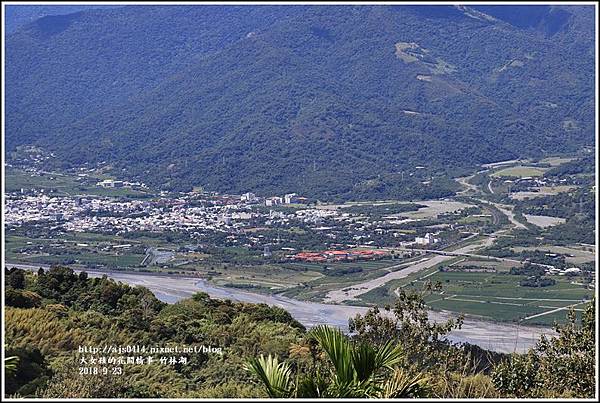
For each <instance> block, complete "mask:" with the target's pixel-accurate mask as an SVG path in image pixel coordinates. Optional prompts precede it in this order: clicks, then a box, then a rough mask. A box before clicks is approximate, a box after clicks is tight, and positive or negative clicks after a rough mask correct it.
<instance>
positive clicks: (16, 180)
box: [5, 168, 151, 197]
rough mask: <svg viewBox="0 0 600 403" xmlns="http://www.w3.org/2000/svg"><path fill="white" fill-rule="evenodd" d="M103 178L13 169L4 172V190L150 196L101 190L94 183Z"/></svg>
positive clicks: (119, 190) (57, 194)
mask: <svg viewBox="0 0 600 403" xmlns="http://www.w3.org/2000/svg"><path fill="white" fill-rule="evenodd" d="M101 179H104V178H103V177H100V176H98V177H91V176H88V177H85V178H80V177H78V176H76V175H65V174H59V173H44V174H40V175H34V176H32V174H30V173H28V172H25V171H21V170H18V169H14V168H8V169H6V171H5V189H6V192H7V193H10V192H19V191H21V189H25V190H28V189H36V190H43V191H44V193H48V194H53V195H56V196H74V195H81V194H85V195H90V196H112V197H150V196H151V194H150V193H147V192H143V191H139V190H134V189H129V188H107V189H105V188H101V187H98V186H96V182H98V181H99V180H101Z"/></svg>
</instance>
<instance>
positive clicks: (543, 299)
mask: <svg viewBox="0 0 600 403" xmlns="http://www.w3.org/2000/svg"><path fill="white" fill-rule="evenodd" d="M420 274H421V276H420V278H417V279H415V278H414V277H413V278H412V279H411V280H410V282H408V283H407V282H404V284H402V283H399V282H391V283H389V284H387V285H386V286H385V287H381V288H379V289H376V290H372V291H371V292H369V293H367V294H364V295H363V296H362V298H361V301H363V302H367V303H378V304H384V303H392V302H393V299H394V297H395V292H394V291H395V290H396V289H397V288H398V287H402V288H404V289H407V290H410V289H412V290H415V291H419V290H422V288H423V285H424V283H425V281H431V282H433V283H437V282H439V283H441V285H442V291H441V293H439V292H434V293H431V294H430V295H428V296H427V297H426V302H427V304H428V305H429V306H430V307H431V308H432V309H434V310H450V311H453V312H462V313H464V314H467V315H475V316H481V317H484V318H486V319H488V320H501V321H514V322H521V321H525V320H526V322H527V323H528V324H534V325H551V324H552V320H553V318H555V316H556V315H552V314H548V317H546V315H541V316H538V317H535V318H531V319H526V318H528V317H529V316H533V315H537V314H541V313H544V312H549V311H552V310H555V309H557V308H565V307H568V306H572V305H573V306H577V305H578V304H580V303H581V302H582V301H583V300H589V299H590V298H591V297H592V296H593V290H588V289H585V288H583V287H582V286H579V285H574V284H571V280H569V279H567V278H556V277H554V278H556V284H555V285H553V286H548V287H541V288H534V287H523V286H520V285H519V281H521V280H523V279H525V278H526V276H519V275H510V274H508V273H465V272H439V271H437V270H434V271H429V273H420ZM559 312H560V313H561V314H562V315H563V316H564V313H565V312H564V311H562V310H561V311H559Z"/></svg>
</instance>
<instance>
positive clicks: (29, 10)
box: [4, 4, 116, 33]
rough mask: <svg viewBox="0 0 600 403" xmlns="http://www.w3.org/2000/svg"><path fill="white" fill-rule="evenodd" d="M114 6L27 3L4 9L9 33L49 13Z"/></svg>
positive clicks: (65, 12)
mask: <svg viewBox="0 0 600 403" xmlns="http://www.w3.org/2000/svg"><path fill="white" fill-rule="evenodd" d="M114 7H116V6H100V5H90V4H87V5H73V6H68V5H59V6H41V5H25V4H19V5H7V6H6V8H5V9H4V27H5V29H6V32H7V33H13V32H15V31H16V30H17V29H18V28H20V27H21V26H23V25H26V24H28V23H31V22H32V21H34V20H36V19H38V18H41V17H45V16H48V15H65V14H71V13H76V12H79V11H83V10H89V9H97V8H98V9H99V8H114Z"/></svg>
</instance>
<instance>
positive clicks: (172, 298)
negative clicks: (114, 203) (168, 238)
mask: <svg viewBox="0 0 600 403" xmlns="http://www.w3.org/2000/svg"><path fill="white" fill-rule="evenodd" d="M6 265H7V266H9V267H19V268H22V269H27V270H37V269H38V268H39V267H40V266H39V265H23V264H12V263H7V264H6ZM42 267H44V266H42ZM44 268H47V267H44ZM76 271H79V270H76ZM85 271H87V272H88V274H89V275H90V277H101V276H103V275H106V276H108V277H110V278H112V279H114V280H116V281H120V282H123V283H126V284H129V285H132V286H138V285H139V286H143V287H146V288H148V289H149V290H151V291H152V292H153V293H154V294H155V295H156V297H157V298H158V299H160V300H161V301H164V302H167V303H175V302H177V301H179V300H181V299H184V298H188V297H190V296H191V295H193V294H194V293H196V292H198V291H203V292H206V293H207V294H208V295H210V296H211V297H213V298H218V299H230V300H233V301H240V302H249V303H264V304H268V305H275V306H279V307H281V308H283V309H285V310H286V311H288V312H289V313H290V314H291V315H292V316H293V317H294V318H295V319H296V320H298V321H299V322H301V323H302V324H304V325H305V326H306V327H308V328H310V327H313V326H315V325H319V324H327V325H332V326H336V327H340V328H342V329H344V330H347V329H348V319H349V318H351V317H354V316H355V315H356V314H359V313H360V314H362V313H365V312H366V311H367V309H368V308H367V307H360V306H350V305H341V304H323V303H315V302H308V301H299V300H295V299H292V298H287V297H283V296H279V295H263V294H256V293H252V292H248V291H244V290H238V289H235V288H225V287H218V286H215V285H212V284H210V283H208V282H207V281H205V280H202V279H198V278H195V277H182V276H174V275H159V274H152V273H140V272H124V271H123V272H121V271H106V272H104V271H94V270H85ZM452 316H454V315H453V314H451V313H448V312H434V311H430V313H429V317H430V319H431V320H434V321H442V320H445V319H448V318H450V317H452ZM541 334H546V335H554V332H553V330H552V329H549V328H539V327H533V326H518V325H514V324H510V323H500V322H489V321H483V320H478V319H474V318H466V319H465V321H464V323H463V326H462V328H461V329H460V330H455V331H453V332H452V333H451V334H450V335H449V337H448V338H449V339H450V340H452V341H455V342H469V343H472V344H477V345H478V346H480V347H482V348H485V349H488V350H494V351H499V352H514V351H516V352H523V351H525V350H527V349H528V348H530V347H532V346H533V345H534V344H535V342H536V341H537V340H538V339H539V336H540V335H541Z"/></svg>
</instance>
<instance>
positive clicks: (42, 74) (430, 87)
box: [6, 6, 594, 199]
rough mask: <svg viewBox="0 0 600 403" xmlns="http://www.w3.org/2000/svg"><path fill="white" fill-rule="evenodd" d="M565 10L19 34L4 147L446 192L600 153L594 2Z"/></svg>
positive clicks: (178, 19)
mask: <svg viewBox="0 0 600 403" xmlns="http://www.w3.org/2000/svg"><path fill="white" fill-rule="evenodd" d="M509 8H510V7H509ZM563 10H565V11H564V13H566V14H564V13H562V12H561V13H560V18H559V19H558V22H556V21H555V19H554V17H552V18H550V17H544V16H543V15H542V17H539V16H538V17H536V18H538V19H539V21H542V22H543V21H546V22H544V23H542V22H539V21H538V20H535V21H538V23H535V24H534V23H532V24H530V25H531V26H529V25H527V24H523V23H521V22H519V23H515V22H514V21H513V23H514V24H513V23H511V21H508V22H507V21H504V20H503V19H501V18H500V17H502V18H505V17H506V16H504V15H501V16H499V18H492V17H490V16H487V15H485V14H481V12H478V14H477V13H476V11H475V10H471V9H467V10H466V11H465V9H458V8H454V7H449V6H448V7H421V6H415V7H405V6H393V7H391V6H390V7H387V6H385V7H384V6H372V7H351V6H335V7H324V6H318V7H315V6H313V7H280V8H272V7H238V8H235V9H234V8H232V7H231V8H230V7H215V8H208V7H124V8H119V9H114V10H102V11H86V12H82V13H78V14H74V15H70V16H63V17H52V18H54V20H52V21H48V20H45V19H41V20H38V21H37V22H35V23H33V24H32V25H29V26H28V27H27V28H26V29H24V30H21V31H18V32H17V33H15V34H14V35H12V36H10V37H9V38H8V41H7V71H6V76H7V83H8V85H7V91H6V93H7V136H6V140H7V146H8V147H9V149H10V148H14V147H16V146H17V145H20V144H27V143H36V144H38V145H41V146H43V147H44V148H47V149H49V150H51V151H54V152H55V153H56V155H57V156H58V158H57V159H56V160H55V163H60V164H63V165H78V164H82V163H85V162H90V163H96V162H100V161H108V162H109V163H112V164H113V165H114V167H115V169H116V170H119V171H118V172H119V173H120V174H121V175H124V176H127V177H132V178H136V179H142V180H143V181H144V182H148V183H150V184H152V185H158V186H164V187H165V188H169V189H179V190H189V189H191V188H192V187H193V186H203V187H204V188H205V189H210V190H218V191H225V192H243V191H254V192H257V193H258V194H264V195H266V194H272V193H281V192H288V191H290V192H291V191H295V192H298V193H304V194H308V195H310V196H315V197H319V198H322V199H327V198H329V199H331V198H333V197H334V196H335V197H340V198H346V199H347V198H355V199H360V198H376V197H407V198H419V197H423V196H424V197H431V196H440V195H446V194H448V193H449V192H451V191H452V187H451V186H450V185H449V184H448V183H444V182H443V181H442V180H441V179H440V180H439V181H436V180H435V177H436V176H437V175H440V176H441V175H443V174H447V173H448V170H449V169H453V168H461V167H471V166H474V165H475V164H481V163H487V162H494V161H499V160H505V159H512V158H519V157H530V156H542V155H545V154H548V153H560V152H568V151H573V150H574V149H577V148H579V147H580V146H582V145H590V144H593V139H594V137H593V122H594V120H593V115H592V114H593V106H594V105H593V60H594V49H593V41H591V40H590V34H591V35H593V18H591V17H590V16H592V17H593V9H592V8H590V7H588V8H585V7H583V8H582V7H579V8H571V7H563ZM508 11H510V10H508ZM542 11H543V10H542ZM514 12H521V11H519V10H515V11H514ZM549 12H550V11H548V13H549ZM554 14H555V13H554ZM554 14H552V15H554ZM536 15H537V14H536ZM486 16H487V17H486ZM532 18H533V17H532ZM540 18H541V19H540ZM544 18H546V19H545V20H544ZM548 18H549V19H548ZM505 19H506V18H505ZM565 21H566V22H565ZM540 24H541V25H540ZM548 26H550V27H551V28H552V29H546V28H547V27H548ZM536 27H542V28H543V29H542V28H540V29H537V28H536ZM419 165H420V166H425V167H426V168H427V170H426V172H427V173H426V176H425V177H418V178H417V177H416V176H410V174H411V173H415V170H414V167H415V166H419ZM431 176H433V177H434V181H433V183H432V184H431V186H428V187H427V188H426V189H420V188H423V187H424V186H423V185H422V184H421V182H426V181H428V180H430V179H431ZM413 189H414V190H413Z"/></svg>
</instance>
